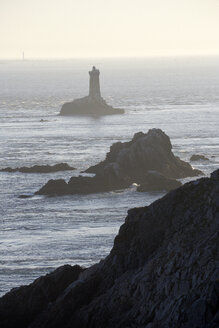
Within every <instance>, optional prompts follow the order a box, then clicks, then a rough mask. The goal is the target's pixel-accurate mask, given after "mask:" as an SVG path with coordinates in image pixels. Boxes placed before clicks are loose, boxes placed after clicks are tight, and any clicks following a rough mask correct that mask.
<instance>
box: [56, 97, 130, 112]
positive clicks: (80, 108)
mask: <svg viewBox="0 0 219 328" xmlns="http://www.w3.org/2000/svg"><path fill="white" fill-rule="evenodd" d="M115 114H124V109H121V108H113V107H112V106H110V105H108V104H107V103H106V101H105V100H104V99H103V98H102V97H97V98H95V97H92V96H87V97H84V98H80V99H75V100H73V101H71V102H68V103H65V104H64V105H63V106H62V108H61V111H60V115H63V116H73V115H75V116H83V115H85V116H104V115H115Z"/></svg>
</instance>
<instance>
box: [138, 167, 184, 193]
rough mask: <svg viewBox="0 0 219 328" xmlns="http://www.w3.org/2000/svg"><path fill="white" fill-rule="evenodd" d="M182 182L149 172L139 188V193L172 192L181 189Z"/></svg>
mask: <svg viewBox="0 0 219 328" xmlns="http://www.w3.org/2000/svg"><path fill="white" fill-rule="evenodd" d="M181 185H182V184H181V182H179V181H177V180H175V179H169V178H166V177H164V176H163V175H162V174H160V173H158V172H156V171H148V173H147V174H146V175H145V181H144V182H142V183H141V185H140V186H139V187H137V191H141V192H142V191H160V190H166V191H170V190H173V189H176V188H178V187H180V186H181Z"/></svg>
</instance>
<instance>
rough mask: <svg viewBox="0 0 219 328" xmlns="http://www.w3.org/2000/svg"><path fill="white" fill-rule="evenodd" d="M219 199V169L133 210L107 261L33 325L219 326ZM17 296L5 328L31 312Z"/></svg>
mask: <svg viewBox="0 0 219 328" xmlns="http://www.w3.org/2000/svg"><path fill="white" fill-rule="evenodd" d="M218 199H219V170H217V171H216V172H214V173H213V174H212V175H211V178H202V179H199V180H197V181H192V182H190V183H187V184H185V185H184V186H182V187H180V188H178V189H176V190H174V191H171V192H169V193H168V194H167V195H166V196H164V197H163V198H162V199H159V200H157V201H156V202H154V203H152V204H151V205H150V206H146V207H142V208H135V209H131V210H129V211H128V216H127V218H126V220H125V223H124V224H123V225H122V226H121V228H120V230H119V234H118V235H117V237H116V238H115V241H114V246H113V249H112V250H111V252H110V254H109V255H108V256H107V257H106V259H105V260H103V261H101V262H100V263H99V264H97V265H95V266H93V267H91V268H89V269H87V270H86V271H85V272H82V273H81V274H80V275H79V277H78V280H76V281H75V282H74V283H73V284H71V285H69V286H68V288H67V289H65V290H64V291H63V292H61V293H60V295H59V297H56V299H55V300H54V301H51V303H50V305H49V306H48V307H47V308H46V309H45V310H44V311H42V312H41V313H40V314H39V315H38V316H37V317H35V316H33V317H32V320H31V317H30V321H31V324H30V325H29V326H28V327H29V328H38V327H41V328H59V327H62V328H68V327H74V328H88V327H92V328H99V327H104V328H123V327H130V328H131V327H133V328H143V327H150V328H158V327H159V328H175V327H177V328H191V327H193V328H216V327H218V322H219V280H218V277H219V252H218V249H219V229H218V228H219V202H218ZM16 293H17V297H16V298H15V299H14V298H13V297H12V295H11V294H10V293H9V294H8V295H9V296H10V306H9V307H7V311H5V310H4V309H5V302H6V300H7V297H9V296H8V295H6V296H4V297H3V298H2V299H1V301H0V314H1V315H0V325H1V327H3V328H5V327H6V326H3V325H2V322H5V321H3V319H2V318H3V316H4V320H9V319H10V320H11V318H13V321H14V322H16V319H17V318H19V315H20V314H21V313H24V312H22V311H25V310H24V309H25V307H26V312H25V313H28V307H27V303H24V304H22V301H21V302H20V303H19V304H22V305H23V306H22V311H21V310H20V308H19V307H18V306H17V300H18V299H19V295H22V288H18V289H17V290H16ZM13 300H14V302H13ZM21 300H22V296H21ZM32 311H33V309H32ZM11 327H12V326H9V325H8V326H7V328H11ZM26 327H27V324H26V325H25V324H24V325H23V326H22V328H26Z"/></svg>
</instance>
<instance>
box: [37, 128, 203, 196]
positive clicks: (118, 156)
mask: <svg viewBox="0 0 219 328" xmlns="http://www.w3.org/2000/svg"><path fill="white" fill-rule="evenodd" d="M171 149H172V145H171V143H170V139H169V137H168V136H167V135H166V134H165V133H164V132H163V131H161V130H160V129H152V130H149V131H148V133H142V132H139V133H136V134H135V135H134V137H133V139H132V140H131V141H129V142H124V143H122V142H117V143H115V144H113V145H112V146H111V147H110V152H109V153H107V155H106V159H105V160H104V161H103V162H100V163H99V164H97V165H95V166H92V167H90V168H88V169H87V170H86V171H85V172H87V173H95V174H96V175H95V177H92V178H91V177H81V176H79V177H73V178H71V180H70V181H69V182H68V183H66V182H65V181H64V180H58V181H57V182H54V180H50V181H49V182H48V183H47V184H46V185H45V186H43V187H42V188H41V189H40V190H39V191H38V192H37V194H44V195H64V194H86V193H87V194H89V193H96V192H104V191H111V190H117V189H124V188H128V187H129V186H130V185H131V184H132V183H137V184H140V185H141V184H142V185H143V184H144V185H146V184H147V185H149V184H150V187H148V188H150V190H157V187H158V176H157V175H154V186H153V179H152V178H153V175H147V173H148V171H156V172H157V174H161V175H163V176H164V177H165V178H169V179H170V178H172V179H176V178H185V177H193V176H196V175H198V174H203V173H202V172H201V171H199V170H194V169H193V168H192V167H191V165H190V164H189V163H186V162H184V161H182V160H180V159H179V158H178V157H175V156H174V154H173V153H172V151H171ZM147 176H148V179H147ZM161 179H162V178H161V176H160V179H159V180H160V185H161V189H160V190H163V187H164V185H163V184H161ZM163 182H166V188H167V180H165V181H164V178H163ZM170 183H172V185H173V182H172V181H169V185H170ZM174 185H175V186H179V183H178V182H175V184H174ZM59 186H60V188H59Z"/></svg>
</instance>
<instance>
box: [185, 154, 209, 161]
mask: <svg viewBox="0 0 219 328" xmlns="http://www.w3.org/2000/svg"><path fill="white" fill-rule="evenodd" d="M200 160H203V161H209V159H208V158H207V157H205V156H204V155H198V154H194V155H192V156H191V158H190V161H200Z"/></svg>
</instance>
